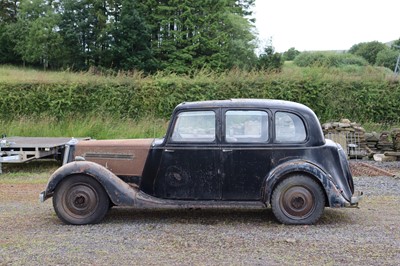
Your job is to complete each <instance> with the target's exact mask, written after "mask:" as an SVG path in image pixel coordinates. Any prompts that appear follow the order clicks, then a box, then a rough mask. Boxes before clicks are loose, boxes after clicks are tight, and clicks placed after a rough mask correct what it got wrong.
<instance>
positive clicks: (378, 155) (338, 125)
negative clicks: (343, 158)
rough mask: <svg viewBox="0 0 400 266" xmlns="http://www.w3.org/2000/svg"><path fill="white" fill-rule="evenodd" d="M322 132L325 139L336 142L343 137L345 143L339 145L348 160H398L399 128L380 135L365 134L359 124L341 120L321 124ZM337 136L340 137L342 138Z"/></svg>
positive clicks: (399, 153)
mask: <svg viewBox="0 0 400 266" xmlns="http://www.w3.org/2000/svg"><path fill="white" fill-rule="evenodd" d="M322 130H323V132H324V135H325V137H326V138H328V139H332V140H334V141H336V142H339V141H338V140H339V139H343V137H345V140H346V141H344V142H345V143H340V144H341V145H342V146H343V148H344V149H345V150H347V154H348V156H349V158H374V159H375V160H385V161H392V160H400V129H399V128H396V129H393V130H391V131H384V132H381V133H376V132H372V133H367V132H365V129H364V128H363V127H362V126H361V125H360V124H358V123H355V122H351V121H350V120H348V119H342V120H340V122H330V123H325V124H323V125H322ZM338 136H342V138H340V137H338ZM342 142H343V141H342Z"/></svg>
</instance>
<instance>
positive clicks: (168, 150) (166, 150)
mask: <svg viewBox="0 0 400 266" xmlns="http://www.w3.org/2000/svg"><path fill="white" fill-rule="evenodd" d="M164 151H165V152H175V150H170V149H165V150H164Z"/></svg>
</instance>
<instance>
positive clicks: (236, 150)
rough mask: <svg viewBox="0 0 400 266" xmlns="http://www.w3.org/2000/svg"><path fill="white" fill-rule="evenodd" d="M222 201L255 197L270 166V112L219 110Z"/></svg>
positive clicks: (258, 195) (258, 194)
mask: <svg viewBox="0 0 400 266" xmlns="http://www.w3.org/2000/svg"><path fill="white" fill-rule="evenodd" d="M222 116H223V122H222V124H223V134H222V144H221V148H222V149H221V152H222V165H223V199H224V200H259V199H260V198H261V187H262V183H263V181H264V178H265V175H266V174H267V173H268V171H269V169H270V167H271V155H272V152H273V150H272V146H271V145H270V139H271V137H270V136H271V129H270V126H269V124H270V113H269V111H266V110H229V109H225V110H223V112H222Z"/></svg>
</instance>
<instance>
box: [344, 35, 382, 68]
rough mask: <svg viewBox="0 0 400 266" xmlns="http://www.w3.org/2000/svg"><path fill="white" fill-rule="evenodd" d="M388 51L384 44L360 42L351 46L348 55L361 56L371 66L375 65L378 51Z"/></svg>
mask: <svg viewBox="0 0 400 266" xmlns="http://www.w3.org/2000/svg"><path fill="white" fill-rule="evenodd" d="M386 49H389V48H388V47H387V46H386V45H385V44H383V43H381V42H378V41H373V42H362V43H358V44H355V45H353V46H352V47H351V48H350V50H349V53H351V54H354V55H358V56H361V57H363V58H365V60H367V61H368V63H370V64H371V65H374V64H375V63H376V57H377V55H378V53H379V52H380V51H383V50H386Z"/></svg>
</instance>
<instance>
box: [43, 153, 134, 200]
mask: <svg viewBox="0 0 400 266" xmlns="http://www.w3.org/2000/svg"><path fill="white" fill-rule="evenodd" d="M77 174H82V175H86V176H90V177H92V178H94V179H96V180H97V181H98V182H99V183H100V184H101V185H102V186H103V188H104V189H105V191H106V192H107V194H108V196H109V197H110V200H111V201H112V203H114V204H115V205H120V206H133V205H134V203H135V199H136V194H137V190H136V189H134V188H132V187H131V186H129V185H128V184H127V183H125V182H124V181H122V180H121V179H120V178H119V177H118V176H116V175H115V174H113V173H112V172H111V171H110V170H108V169H107V168H105V167H104V166H102V165H99V164H97V163H93V162H89V161H75V162H71V163H68V164H65V165H63V166H62V167H60V168H58V169H57V170H56V171H55V172H54V173H53V174H52V175H51V177H50V179H49V182H48V183H47V187H46V190H45V191H44V195H43V200H46V199H48V198H50V197H52V196H53V194H54V190H55V189H56V187H57V185H58V184H59V183H60V182H61V181H62V180H64V179H65V178H68V177H69V176H72V175H77Z"/></svg>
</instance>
